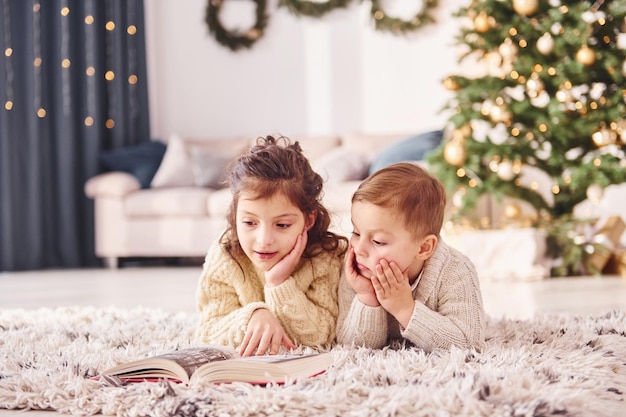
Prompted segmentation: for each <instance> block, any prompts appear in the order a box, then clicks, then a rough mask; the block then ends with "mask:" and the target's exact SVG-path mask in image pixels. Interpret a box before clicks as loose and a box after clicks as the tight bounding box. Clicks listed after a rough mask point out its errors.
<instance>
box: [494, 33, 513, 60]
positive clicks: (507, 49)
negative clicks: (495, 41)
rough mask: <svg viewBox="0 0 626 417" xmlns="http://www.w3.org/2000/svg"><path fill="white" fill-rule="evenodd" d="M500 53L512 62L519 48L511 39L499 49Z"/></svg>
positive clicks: (507, 39) (506, 40)
mask: <svg viewBox="0 0 626 417" xmlns="http://www.w3.org/2000/svg"><path fill="white" fill-rule="evenodd" d="M498 52H500V55H502V57H503V58H504V59H508V60H509V61H511V60H513V58H515V56H516V55H517V46H515V44H514V43H513V41H511V38H506V39H505V40H504V42H503V43H502V44H501V45H500V46H499V47H498Z"/></svg>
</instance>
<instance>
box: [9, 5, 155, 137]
mask: <svg viewBox="0 0 626 417" xmlns="http://www.w3.org/2000/svg"><path fill="white" fill-rule="evenodd" d="M60 3H61V4H60V5H59V8H58V9H57V11H56V12H55V13H56V19H58V24H59V26H58V27H59V31H58V33H59V37H60V39H59V43H60V44H59V56H58V57H55V56H53V55H48V51H47V49H46V50H44V36H47V34H46V33H44V32H43V28H44V25H45V26H46V27H47V24H45V21H44V19H48V18H49V17H51V16H50V15H48V14H47V13H48V12H49V11H50V10H49V6H48V4H47V3H45V7H44V8H42V5H44V3H43V2H42V1H41V0H33V1H32V5H31V6H30V7H32V26H31V33H30V34H29V37H30V38H32V45H31V46H30V48H31V50H30V51H26V53H23V51H16V50H15V47H14V45H12V39H11V29H12V28H11V11H10V9H11V0H0V11H1V12H2V16H1V17H0V31H1V32H0V34H1V35H2V39H3V42H4V44H3V45H0V54H3V55H4V59H3V63H2V65H3V74H4V77H3V78H2V79H0V103H1V104H0V106H1V107H0V109H4V110H5V111H10V110H13V109H14V108H15V106H16V102H15V99H16V98H15V97H14V94H15V93H14V83H15V73H14V66H15V59H16V57H23V56H32V67H31V68H32V74H30V76H31V79H32V96H31V97H30V98H27V97H23V96H20V97H19V101H21V100H24V99H26V100H29V101H30V102H28V101H27V105H28V106H32V107H31V108H32V109H33V110H32V111H34V114H35V115H36V117H38V118H40V119H43V118H46V117H47V116H48V109H47V107H48V106H49V105H50V103H48V99H47V97H48V94H47V88H46V85H47V83H48V78H47V77H44V74H46V73H48V72H50V71H51V70H52V71H54V67H55V66H56V67H57V68H59V69H60V70H61V71H60V76H61V80H60V82H59V86H58V87H59V88H60V92H61V97H60V99H61V103H60V104H61V108H60V109H58V110H56V111H63V113H64V114H65V115H69V114H70V113H71V112H72V109H73V107H74V106H72V101H73V95H72V89H71V85H72V83H73V80H72V75H73V74H74V75H75V74H76V73H77V72H76V71H79V72H80V71H84V74H85V75H84V76H85V89H86V91H85V104H86V105H85V107H84V112H85V113H84V114H83V115H82V121H83V125H84V126H86V127H91V126H96V125H97V124H98V117H96V115H97V114H98V113H99V104H98V94H99V91H100V84H101V83H102V79H103V78H104V80H106V82H107V83H106V84H107V89H108V90H109V93H110V94H109V99H108V100H107V104H108V108H107V109H104V110H105V112H106V113H105V114H106V119H105V122H104V126H106V128H107V129H113V128H114V127H115V125H116V123H115V117H116V115H117V114H118V113H119V110H118V109H117V106H119V105H120V101H119V100H120V98H119V97H117V96H116V95H115V94H114V93H115V92H114V91H113V89H114V84H113V83H114V82H125V83H126V85H127V87H126V88H128V89H130V90H131V93H130V94H129V95H128V98H129V99H128V102H127V104H128V106H129V112H128V113H130V114H128V113H127V114H125V116H130V117H135V115H136V114H138V113H139V112H141V111H143V109H141V108H140V106H139V104H140V103H139V99H138V97H137V94H136V93H138V91H137V87H136V86H137V85H138V83H139V82H140V76H141V74H140V71H139V70H140V68H139V66H138V62H139V60H138V57H139V55H138V53H137V51H136V49H135V43H136V42H137V41H136V40H135V39H134V37H135V35H136V34H138V32H139V30H140V28H138V27H137V25H136V21H137V19H138V18H139V16H137V9H136V6H135V5H134V3H131V4H127V10H126V16H127V18H128V22H129V23H128V24H126V23H125V25H124V26H123V29H122V26H120V25H119V23H120V22H116V19H115V16H116V10H115V6H114V5H113V4H112V3H111V2H107V3H105V4H106V6H105V10H104V11H103V14H101V12H100V10H99V9H98V8H99V4H100V3H99V2H98V1H97V0H89V1H84V2H83V3H82V6H83V8H84V16H81V17H79V18H80V19H82V21H83V22H84V26H83V34H84V36H83V37H82V39H83V40H84V42H82V45H83V48H84V54H83V56H84V62H83V61H78V60H76V59H75V57H74V56H73V55H72V49H71V44H72V42H71V39H70V37H71V36H74V35H73V32H72V28H71V24H72V21H75V19H72V20H70V16H73V15H75V14H76V12H77V9H72V8H71V7H70V3H71V2H70V1H69V0H61V2H60ZM42 13H45V14H43V15H42ZM74 17H76V16H74ZM55 24H56V22H55ZM103 27H104V29H105V31H106V33H107V37H110V36H113V34H114V33H115V31H116V30H118V29H122V30H123V31H124V32H125V33H124V32H121V33H115V34H116V36H120V35H127V36H129V37H132V38H129V40H128V41H127V44H128V48H127V49H126V53H127V56H126V57H122V61H121V62H123V63H125V65H126V66H125V67H121V68H120V67H118V66H115V67H113V66H110V67H109V68H108V70H107V69H106V68H104V70H103V69H102V68H99V67H98V65H99V61H98V59H97V56H96V51H98V49H99V48H98V45H97V44H98V43H99V42H100V41H99V39H100V38H99V36H98V33H99V32H101V31H102V29H103ZM118 32H119V31H118ZM105 42H106V43H107V45H114V44H115V43H116V42H117V40H114V39H105ZM16 52H19V53H16ZM50 57H52V58H53V59H52V60H51V59H50ZM109 62H111V61H107V62H105V65H108V63H109ZM81 65H84V67H83V68H75V67H77V66H81ZM98 74H100V75H99V77H96V75H98ZM116 78H117V79H118V81H116ZM133 90H134V93H133Z"/></svg>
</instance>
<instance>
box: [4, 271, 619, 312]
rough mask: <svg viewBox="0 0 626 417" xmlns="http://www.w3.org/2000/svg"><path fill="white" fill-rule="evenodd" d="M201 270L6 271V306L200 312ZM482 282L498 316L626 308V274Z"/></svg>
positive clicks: (491, 308)
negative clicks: (197, 301)
mask: <svg viewBox="0 0 626 417" xmlns="http://www.w3.org/2000/svg"><path fill="white" fill-rule="evenodd" d="M200 272H201V266H183V267H176V266H171V267H124V268H121V269H118V270H110V269H84V270H54V271H30V272H0V308H27V309H33V308H38V307H57V306H71V305H93V306H97V307H106V306H117V307H120V308H131V307H136V306H144V307H154V308H161V309H164V310H167V311H184V312H194V311H195V299H194V293H195V290H196V284H197V281H198V277H199V276H200ZM481 286H482V293H483V299H484V303H485V310H486V311H487V313H488V314H489V315H491V316H497V317H500V316H506V317H510V318H529V317H532V316H533V315H534V314H535V313H543V312H574V313H581V314H587V313H600V312H603V311H606V310H608V309H623V310H626V278H620V277H609V276H603V277H570V278H550V279H545V280H541V281H532V282H506V281H498V282H490V281H486V280H483V281H482V282H481Z"/></svg>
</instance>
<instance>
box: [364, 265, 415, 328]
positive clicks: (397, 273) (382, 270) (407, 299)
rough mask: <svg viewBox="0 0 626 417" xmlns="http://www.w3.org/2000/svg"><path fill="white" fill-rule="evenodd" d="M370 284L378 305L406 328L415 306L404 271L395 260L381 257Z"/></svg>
mask: <svg viewBox="0 0 626 417" xmlns="http://www.w3.org/2000/svg"><path fill="white" fill-rule="evenodd" d="M372 286H373V287H374V291H375V292H376V298H377V299H378V301H379V302H380V305H381V306H382V307H383V308H384V309H385V310H387V311H388V312H389V314H391V315H392V316H394V317H395V318H396V320H398V322H399V323H400V324H401V325H402V326H403V327H405V328H406V326H407V325H408V324H409V320H410V319H411V315H412V314H413V308H414V307H415V300H413V294H412V293H411V285H410V284H409V277H408V275H407V274H406V271H404V272H403V271H402V270H401V269H400V267H398V265H397V264H396V263H395V262H391V263H390V262H387V260H385V259H382V260H381V261H380V263H379V264H378V265H376V276H374V277H373V278H372Z"/></svg>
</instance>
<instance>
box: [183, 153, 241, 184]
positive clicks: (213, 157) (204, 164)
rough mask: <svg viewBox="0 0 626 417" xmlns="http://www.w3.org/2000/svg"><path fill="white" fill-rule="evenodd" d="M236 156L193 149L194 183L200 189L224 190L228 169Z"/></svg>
mask: <svg viewBox="0 0 626 417" xmlns="http://www.w3.org/2000/svg"><path fill="white" fill-rule="evenodd" d="M234 158H235V154H232V155H231V154H226V153H219V152H214V151H211V150H209V149H204V148H201V147H192V148H191V170H192V171H193V182H194V184H195V185H196V186H198V187H210V188H224V187H225V186H226V169H227V168H228V165H229V163H230V162H231V161H232V160H233V159H234Z"/></svg>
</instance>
